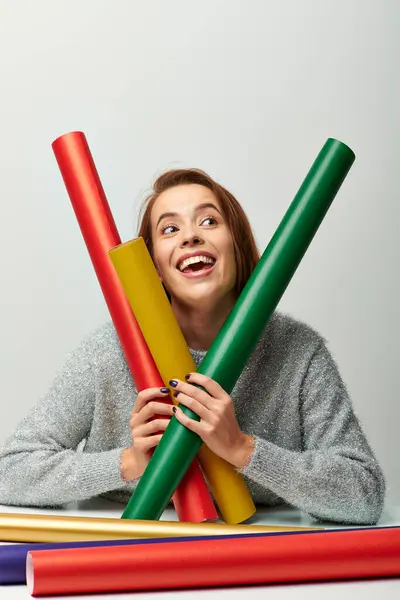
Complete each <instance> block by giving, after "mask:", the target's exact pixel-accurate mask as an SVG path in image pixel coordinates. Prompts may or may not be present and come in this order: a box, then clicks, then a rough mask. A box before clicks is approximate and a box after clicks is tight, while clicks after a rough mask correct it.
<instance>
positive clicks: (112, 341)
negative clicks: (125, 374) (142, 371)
mask: <svg viewBox="0 0 400 600" xmlns="http://www.w3.org/2000/svg"><path fill="white" fill-rule="evenodd" d="M74 353H78V354H79V355H81V356H84V357H86V358H87V359H88V360H89V361H90V363H91V364H92V365H93V366H94V367H96V368H99V367H100V368H102V367H107V366H108V367H111V368H115V366H116V365H119V366H120V367H123V368H124V367H125V366H126V361H125V356H124V353H123V350H122V347H121V344H120V341H119V337H118V334H117V331H116V329H115V327H114V324H113V322H112V321H106V322H104V323H102V324H101V325H100V326H98V327H96V328H94V329H92V330H91V331H90V332H89V333H88V334H87V335H85V336H84V337H83V338H82V340H81V342H80V344H79V345H78V347H77V348H76V349H75V350H74Z"/></svg>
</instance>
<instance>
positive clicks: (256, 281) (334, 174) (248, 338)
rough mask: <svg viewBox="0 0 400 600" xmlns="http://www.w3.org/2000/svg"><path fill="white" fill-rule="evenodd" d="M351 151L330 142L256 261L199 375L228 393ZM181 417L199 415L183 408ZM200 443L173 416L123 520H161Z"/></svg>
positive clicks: (346, 168) (322, 213)
mask: <svg viewBox="0 0 400 600" xmlns="http://www.w3.org/2000/svg"><path fill="white" fill-rule="evenodd" d="M354 160H355V155H354V153H353V151H352V150H351V149H350V148H348V146H346V145H345V144H343V143H342V142H339V141H338V140H335V139H332V138H329V139H328V140H327V141H326V143H325V145H324V146H323V148H322V150H321V151H320V153H319V154H318V156H317V158H316V160H315V162H314V164H313V165H312V167H311V169H310V171H309V173H308V175H307V177H306V178H305V180H304V182H303V184H302V185H301V187H300V189H299V191H298V192H297V194H296V196H295V198H294V200H293V202H292V204H291V205H290V207H289V209H288V211H287V212H286V214H285V216H284V218H283V219H282V221H281V223H280V225H279V227H278V229H277V230H276V232H275V234H274V236H273V237H272V239H271V241H270V243H269V244H268V246H267V248H266V249H265V251H264V253H263V255H262V257H261V258H260V260H259V262H258V263H257V265H256V267H255V269H254V271H253V273H252V275H251V277H250V278H249V280H248V282H247V284H246V286H245V287H244V289H243V291H242V293H241V294H240V297H239V298H238V300H237V302H236V304H235V306H234V308H233V309H232V311H231V313H230V314H229V316H228V318H227V319H226V321H225V323H224V325H223V326H222V328H221V329H220V331H219V333H218V335H217V337H216V338H215V340H214V342H213V344H212V346H211V348H210V349H209V350H208V352H207V354H206V356H205V357H204V359H203V361H202V362H201V364H200V365H199V368H198V372H199V373H202V374H204V375H207V376H208V377H211V378H212V379H214V380H215V381H217V382H218V383H219V384H220V385H221V386H222V387H223V388H224V389H225V391H226V392H227V393H228V394H229V393H230V392H231V391H232V388H233V387H234V385H235V383H236V381H237V380H238V378H239V376H240V375H241V373H242V371H243V369H244V367H245V365H246V362H247V361H248V359H249V357H250V355H251V353H252V351H253V349H254V347H255V346H256V344H257V342H258V340H259V339H260V337H261V334H262V332H263V331H264V329H265V327H266V325H267V323H268V321H269V319H270V318H271V316H272V314H273V312H274V310H275V308H276V306H277V305H278V303H279V301H280V299H281V297H282V295H283V293H284V291H285V289H286V288H287V286H288V284H289V282H290V280H291V279H292V277H293V275H294V273H295V271H296V269H297V267H298V265H299V263H300V261H301V259H302V258H303V256H304V254H305V252H306V250H307V248H308V247H309V245H310V243H311V241H312V239H313V237H314V235H315V233H316V232H317V230H318V227H319V226H320V224H321V222H322V220H323V219H324V217H325V215H326V213H327V211H328V209H329V207H330V205H331V204H332V202H333V200H334V198H335V196H336V194H337V192H338V191H339V188H340V186H341V185H342V183H343V181H344V179H345V177H346V175H347V174H348V172H349V170H350V167H351V165H352V164H353V162H354ZM180 408H181V409H182V410H183V412H184V413H185V414H187V415H188V416H190V417H191V418H194V419H196V420H199V417H198V416H197V415H196V414H195V413H193V412H192V411H191V410H190V409H188V408H186V407H185V406H183V405H180ZM201 443H202V442H201V439H200V438H199V436H198V435H197V434H195V433H193V432H192V431H189V430H188V429H186V427H184V426H183V425H181V423H179V421H177V420H176V418H175V417H173V418H172V419H171V421H170V423H169V425H168V427H167V429H166V430H165V433H164V435H163V437H162V439H161V441H160V443H159V444H158V446H157V448H156V450H155V452H154V454H153V456H152V457H151V459H150V461H149V464H148V465H147V467H146V470H145V472H144V473H143V475H142V477H141V478H140V480H139V482H138V484H137V486H136V489H135V491H134V493H133V495H132V497H131V499H130V501H129V504H128V507H127V509H126V510H125V513H124V514H123V515H122V517H123V518H128V515H129V518H131V519H134V518H137V517H135V513H136V512H137V511H139V512H140V515H141V519H159V518H160V516H161V515H162V513H163V511H164V509H165V507H166V506H167V504H168V502H169V500H170V498H171V496H172V494H173V492H174V490H175V489H176V487H177V486H178V484H179V482H180V480H181V478H182V477H183V475H184V474H185V472H186V469H187V468H188V467H189V465H190V463H191V462H192V460H193V458H194V457H195V455H196V453H197V451H198V450H199V448H200V446H201Z"/></svg>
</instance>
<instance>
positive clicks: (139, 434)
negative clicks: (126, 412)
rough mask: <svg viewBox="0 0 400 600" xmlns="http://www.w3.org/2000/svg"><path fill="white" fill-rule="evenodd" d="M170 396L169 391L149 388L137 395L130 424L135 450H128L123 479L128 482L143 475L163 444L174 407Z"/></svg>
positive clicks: (123, 466) (122, 460)
mask: <svg viewBox="0 0 400 600" xmlns="http://www.w3.org/2000/svg"><path fill="white" fill-rule="evenodd" d="M168 394H169V389H168V388H148V389H146V390H142V391H141V392H139V394H138V395H137V398H136V402H135V406H134V409H133V411H132V413H131V419H130V421H129V426H130V428H131V432H132V446H131V447H130V448H127V449H126V450H124V451H123V452H122V456H121V475H122V478H123V479H124V480H125V481H129V480H132V479H137V478H138V477H141V476H142V475H143V472H144V470H145V468H146V467H147V464H148V462H149V460H150V457H151V453H152V450H153V448H155V447H156V446H157V444H158V443H159V441H160V440H161V437H162V434H163V433H164V431H165V429H166V428H167V425H168V423H169V422H170V420H171V417H172V415H173V405H172V403H171V401H170V400H169V399H168ZM161 398H163V399H164V402H162V400H160V399H161Z"/></svg>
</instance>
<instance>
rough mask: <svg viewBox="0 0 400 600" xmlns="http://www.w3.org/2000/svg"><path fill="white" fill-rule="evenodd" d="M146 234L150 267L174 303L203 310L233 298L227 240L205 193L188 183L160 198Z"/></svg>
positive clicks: (217, 206)
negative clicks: (149, 240)
mask: <svg viewBox="0 0 400 600" xmlns="http://www.w3.org/2000/svg"><path fill="white" fill-rule="evenodd" d="M151 230H152V241H153V255H154V256H153V258H154V263H155V265H156V268H157V271H158V273H159V275H160V277H161V279H162V281H163V283H164V285H165V287H166V288H167V290H168V292H169V293H170V294H171V297H172V299H173V300H174V299H175V300H177V301H179V302H181V303H183V304H186V305H190V306H196V307H198V308H199V309H204V310H207V309H212V308H213V307H214V306H216V305H217V304H218V303H219V302H220V301H221V300H222V299H226V297H227V296H232V298H234V287H235V283H236V262H235V256H234V249H233V241H232V235H231V232H230V230H229V228H228V226H227V223H226V221H225V218H224V216H223V214H222V208H221V206H220V204H219V202H218V200H217V198H216V196H215V195H214V193H213V192H212V191H211V190H210V189H208V188H207V187H204V186H202V185H198V184H189V185H179V186H176V187H173V188H170V189H168V190H166V191H165V192H163V193H162V194H160V196H159V197H158V198H157V200H156V201H155V203H154V206H153V208H152V212H151Z"/></svg>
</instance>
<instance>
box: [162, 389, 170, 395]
mask: <svg viewBox="0 0 400 600" xmlns="http://www.w3.org/2000/svg"><path fill="white" fill-rule="evenodd" d="M160 392H162V393H163V394H168V392H169V389H168V388H160Z"/></svg>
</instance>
